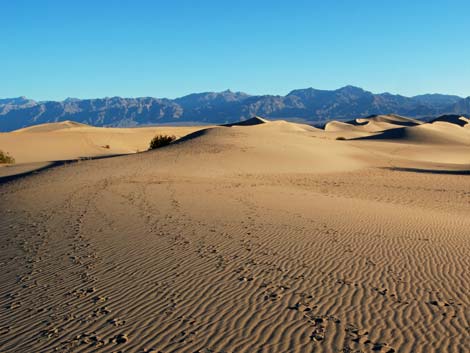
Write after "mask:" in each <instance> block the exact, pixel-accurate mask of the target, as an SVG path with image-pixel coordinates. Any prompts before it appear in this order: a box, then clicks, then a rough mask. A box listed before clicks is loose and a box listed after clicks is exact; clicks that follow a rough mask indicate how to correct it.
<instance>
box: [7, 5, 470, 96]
mask: <svg viewBox="0 0 470 353" xmlns="http://www.w3.org/2000/svg"><path fill="white" fill-rule="evenodd" d="M469 14H470V1H468V0H447V1H433V0H428V1H421V0H418V1H402V0H395V1H387V0H375V1H369V0H363V1H360V0H356V1H353V0H349V1H348V0H342V1H341V0H337V1H334V0H332V1H315V0H311V1H295V0H292V1H275V0H270V1H264V0H259V1H256V0H251V1H245V0H237V1H228V0H218V1H215V0H214V1H209V0H206V1H205V0H200V1H196V0H194V1H183V0H166V1H163V0H161V1H159V0H154V1H150V0H149V1H146V0H134V1H117V0H116V1H105V0H101V1H97V0H95V1H88V0H81V1H65V0H62V1H47V0H43V1H40V0H36V1H34V0H30V1H23V0H14V1H13V0H0V97H15V96H20V95H25V96H28V97H31V98H33V99H37V100H46V99H54V100H61V99H64V98H66V97H78V98H91V97H104V96H116V95H119V96H126V97H138V96H154V97H169V98H174V97H177V96H182V95H185V94H188V93H191V92H204V91H220V90H225V89H227V88H230V89H232V90H234V91H245V92H247V93H251V94H267V93H270V94H286V93H288V92H289V91H290V90H292V89H295V88H305V87H315V88H321V89H334V88H338V87H341V86H345V85H348V84H352V85H357V86H360V87H363V88H365V89H367V90H370V91H373V92H385V91H388V92H392V93H400V94H403V95H415V94H420V93H428V92H431V93H434V92H441V93H449V94H457V95H461V96H469V95H470V25H469V23H468V19H469Z"/></svg>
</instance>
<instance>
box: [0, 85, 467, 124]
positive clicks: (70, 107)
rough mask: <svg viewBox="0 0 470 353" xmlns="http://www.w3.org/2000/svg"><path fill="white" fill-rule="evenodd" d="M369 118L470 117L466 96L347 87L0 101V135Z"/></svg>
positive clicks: (311, 122) (7, 99) (20, 98)
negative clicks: (76, 127) (79, 127)
mask: <svg viewBox="0 0 470 353" xmlns="http://www.w3.org/2000/svg"><path fill="white" fill-rule="evenodd" d="M374 114H399V115H405V116H409V117H416V118H432V117H436V116H439V115H442V114H461V115H469V114H470V97H467V98H462V97H458V96H454V95H444V94H424V95H419V96H414V97H405V96H402V95H395V94H390V93H380V94H374V93H371V92H369V91H366V90H363V89H362V88H358V87H354V86H346V87H342V88H339V89H337V90H319V89H314V88H306V89H296V90H293V91H291V92H290V93H289V94H287V95H285V96H276V95H249V94H246V93H243V92H232V91H230V90H226V91H223V92H205V93H194V94H189V95H187V96H184V97H181V98H176V99H167V98H152V97H142V98H121V97H110V98H108V97H107V98H97V99H76V98H67V99H66V100H64V101H61V102H57V101H45V102H36V101H34V100H31V99H28V98H26V97H18V98H6V99H0V131H12V130H16V129H19V128H22V127H26V126H30V125H35V124H41V123H50V122H58V121H64V120H73V121H77V122H80V123H85V124H90V125H95V126H116V127H129V126H143V125H156V124H175V125H178V124H222V123H228V122H232V121H237V120H245V119H248V118H250V117H252V116H254V115H260V116H264V117H267V118H271V119H286V120H291V121H298V122H306V123H310V124H316V123H321V122H324V121H327V120H332V119H335V120H343V121H344V120H351V119H354V118H360V117H366V116H370V115H374Z"/></svg>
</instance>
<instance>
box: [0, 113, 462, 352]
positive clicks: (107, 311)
mask: <svg viewBox="0 0 470 353" xmlns="http://www.w3.org/2000/svg"><path fill="white" fill-rule="evenodd" d="M382 120H383V119H382ZM370 123H371V122H370V121H369V122H368V123H367V124H370ZM375 123H377V124H391V125H393V130H390V131H391V132H392V133H393V134H392V136H391V137H387V138H384V134H387V131H374V132H372V131H365V130H363V128H364V125H362V126H361V125H360V124H359V125H356V126H355V125H352V124H343V123H331V124H328V125H327V126H326V129H325V130H321V129H316V128H313V127H310V126H307V125H302V124H292V123H288V122H284V121H277V122H269V121H266V120H261V119H258V118H257V119H254V120H252V121H248V122H247V123H245V124H238V125H237V124H232V125H231V126H219V127H211V128H204V129H202V130H199V131H196V132H195V131H194V130H192V131H188V133H190V134H189V135H187V136H185V137H183V138H181V139H180V140H179V141H178V142H176V143H174V144H172V145H170V146H167V147H164V148H161V149H157V150H153V151H149V152H144V153H139V154H133V155H126V156H120V157H113V158H107V159H102V160H88V161H82V162H79V163H74V164H69V165H63V166H59V167H56V168H53V169H47V170H45V171H43V172H40V173H38V174H35V175H30V176H28V177H24V178H21V179H17V180H15V181H11V182H8V183H4V184H2V185H0V236H1V237H2V247H1V248H0V263H1V265H2V272H1V273H0V351H1V352H51V351H59V352H61V351H63V352H119V351H121V352H162V353H169V352H191V353H193V352H226V353H228V352H237V353H238V352H242V353H243V352H247V353H248V352H250V353H252V352H283V353H285V352H309V353H310V352H371V353H373V352H389V353H391V352H416V353H421V352H423V353H424V352H426V353H427V352H455V353H461V352H466V351H468V347H470V336H469V327H470V315H469V310H470V296H469V295H468V291H469V286H470V272H469V271H467V269H468V268H469V267H470V233H469V229H470V218H469V217H468V214H469V211H470V192H469V190H470V179H469V177H468V175H463V174H464V173H462V175H458V174H456V175H452V174H438V173H436V172H437V171H440V170H444V171H454V172H459V171H462V172H463V171H464V170H465V168H467V167H468V165H470V146H469V144H468V143H467V142H466V136H467V135H468V134H469V132H468V130H467V129H465V128H464V127H460V126H449V123H434V124H419V125H418V124H417V125H415V126H404V125H403V122H402V121H399V122H398V123H393V122H390V121H388V122H387V121H377V122H375ZM41 129H42V128H41ZM74 129H79V130H80V131H81V133H83V134H85V135H86V136H88V137H89V138H92V139H93V145H94V146H99V145H100V144H101V143H105V142H103V141H105V136H103V135H106V134H105V133H103V134H102V135H99V134H100V133H101V132H98V131H96V132H95V130H94V129H95V128H92V127H82V126H80V127H74V126H72V127H70V126H69V127H66V128H61V129H55V130H54V131H49V132H44V131H42V132H40V131H36V132H34V134H35V135H38V136H40V135H41V134H44V137H41V138H43V139H44V138H45V136H50V135H54V139H55V138H57V137H55V135H56V134H57V135H62V134H66V135H67V136H68V137H69V138H71V135H72V131H70V132H69V133H66V132H65V131H69V130H74ZM33 130H34V129H33ZM98 130H99V131H102V130H101V129H98ZM104 130H106V131H109V133H110V134H111V135H112V136H113V137H112V138H113V139H114V140H113V141H114V143H115V144H118V141H119V139H120V138H122V139H125V138H126V137H123V136H125V135H126V134H128V135H130V136H128V137H127V138H129V141H135V139H140V138H141V136H142V135H144V133H142V134H140V133H139V134H137V133H134V132H126V130H123V132H119V130H118V129H116V131H114V130H113V129H110V130H107V129H104ZM104 130H103V131H104ZM129 130H132V131H134V129H129ZM188 130H190V129H188ZM143 131H146V130H143ZM173 131H175V133H176V131H177V130H173ZM403 131H404V132H403ZM154 132H155V130H152V131H149V132H145V133H148V134H149V136H150V135H153V134H154ZM346 133H348V134H349V135H348V136H345V137H346V138H348V139H349V138H351V140H337V139H336V138H337V137H338V136H339V134H346ZM388 133H390V132H388ZM16 134H17V136H28V137H29V138H31V136H32V135H33V132H32V131H30V132H17V133H16ZM47 134H48V135H47ZM394 134H395V135H396V134H399V136H395V135H394ZM465 134H467V135H465ZM98 135H99V136H100V137H98ZM126 136H127V135H126ZM358 136H371V138H360V139H356V138H355V137H358ZM2 138H3V137H2ZM74 138H76V137H74ZM99 139H102V140H99ZM449 139H450V140H449ZM3 141H5V140H3ZM108 141H109V140H108ZM129 141H128V142H126V143H128V145H126V146H129V143H130V142H129ZM62 142H63V143H65V138H64V140H62ZM58 143H59V142H57V144H58ZM108 143H110V144H112V143H111V142H108ZM123 143H124V142H123ZM0 147H2V148H3V146H2V145H0ZM64 149H66V147H65V146H64ZM452 156H454V157H452ZM455 156H457V157H455ZM452 158H453V159H452ZM411 167H412V168H414V169H418V170H420V171H422V172H421V173H416V172H411V170H414V169H412V168H411ZM399 168H402V170H400V169H399ZM407 168H408V169H407ZM467 169H468V168H467Z"/></svg>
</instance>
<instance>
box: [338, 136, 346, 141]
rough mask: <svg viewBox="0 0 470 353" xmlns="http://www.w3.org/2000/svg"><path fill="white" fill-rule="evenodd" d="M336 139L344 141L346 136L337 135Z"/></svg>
mask: <svg viewBox="0 0 470 353" xmlns="http://www.w3.org/2000/svg"><path fill="white" fill-rule="evenodd" d="M336 140H338V141H345V140H346V137H343V136H338V137H337V138H336Z"/></svg>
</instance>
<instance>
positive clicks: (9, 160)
mask: <svg viewBox="0 0 470 353" xmlns="http://www.w3.org/2000/svg"><path fill="white" fill-rule="evenodd" d="M13 163H15V159H14V158H13V157H12V156H10V155H9V154H8V152H3V151H2V150H0V164H13Z"/></svg>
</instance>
